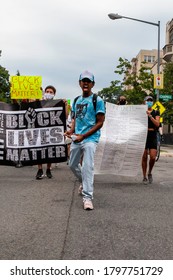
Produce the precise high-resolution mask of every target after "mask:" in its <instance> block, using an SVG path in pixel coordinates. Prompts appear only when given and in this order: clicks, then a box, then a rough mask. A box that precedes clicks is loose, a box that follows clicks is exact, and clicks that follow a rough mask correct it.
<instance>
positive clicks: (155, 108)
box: [152, 101, 166, 115]
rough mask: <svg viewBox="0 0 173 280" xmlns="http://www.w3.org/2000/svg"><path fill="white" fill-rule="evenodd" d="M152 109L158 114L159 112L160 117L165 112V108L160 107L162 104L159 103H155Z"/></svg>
mask: <svg viewBox="0 0 173 280" xmlns="http://www.w3.org/2000/svg"><path fill="white" fill-rule="evenodd" d="M152 108H153V109H154V110H157V111H159V112H160V115H162V114H163V113H164V112H165V110H166V108H165V107H164V106H163V105H162V103H161V102H159V101H157V102H155V103H154V105H153V106H152Z"/></svg>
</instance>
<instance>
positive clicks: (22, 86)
mask: <svg viewBox="0 0 173 280" xmlns="http://www.w3.org/2000/svg"><path fill="white" fill-rule="evenodd" d="M10 84H11V90H10V92H11V99H42V90H41V84H42V78H41V77H40V76H11V77H10Z"/></svg>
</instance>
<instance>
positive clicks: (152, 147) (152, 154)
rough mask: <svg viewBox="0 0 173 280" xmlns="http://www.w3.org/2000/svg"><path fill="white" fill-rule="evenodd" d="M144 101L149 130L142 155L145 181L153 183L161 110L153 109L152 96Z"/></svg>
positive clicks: (145, 182)
mask: <svg viewBox="0 0 173 280" xmlns="http://www.w3.org/2000/svg"><path fill="white" fill-rule="evenodd" d="M144 102H145V104H146V105H147V107H148V109H147V111H146V114H147V116H148V132H147V139H146V145H145V150H144V153H143V156H142V171H143V183H144V184H148V183H150V184H151V183H152V182H153V176H152V170H153V167H154V164H155V159H156V155H157V130H158V128H159V125H160V114H159V111H156V110H153V109H152V106H153V97H152V96H147V97H145V99H144ZM148 155H149V167H148V173H147V163H148ZM147 174H148V176H147ZM147 177H148V178H147Z"/></svg>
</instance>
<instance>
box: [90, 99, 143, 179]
mask: <svg viewBox="0 0 173 280" xmlns="http://www.w3.org/2000/svg"><path fill="white" fill-rule="evenodd" d="M146 110H147V106H146V105H124V106H118V105H115V104H112V103H106V117H105V122H104V125H103V127H102V129H101V138H100V142H99V144H98V147H97V151H96V154H95V174H114V175H120V176H136V175H137V174H138V171H139V169H140V168H141V159H142V155H143V152H144V148H145V142H146V136H147V126H148V118H147V114H146Z"/></svg>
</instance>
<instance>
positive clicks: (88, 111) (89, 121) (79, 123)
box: [72, 94, 105, 142]
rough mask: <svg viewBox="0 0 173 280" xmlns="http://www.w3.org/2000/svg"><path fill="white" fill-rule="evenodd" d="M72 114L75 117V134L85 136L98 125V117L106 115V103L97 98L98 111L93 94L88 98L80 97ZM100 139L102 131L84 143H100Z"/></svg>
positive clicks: (86, 139) (89, 137)
mask: <svg viewBox="0 0 173 280" xmlns="http://www.w3.org/2000/svg"><path fill="white" fill-rule="evenodd" d="M72 112H73V115H74V116H75V133H76V134H85V133H86V132H88V131H89V130H90V129H91V128H92V127H93V126H94V125H95V124H96V115H97V114H98V113H103V114H105V105H104V101H103V100H102V98H101V97H100V96H97V104H96V110H95V109H94V105H93V94H92V95H90V96H88V97H83V96H79V98H78V99H77V101H76V103H75V104H74V102H73V105H72ZM99 138H100V129H99V130H97V131H96V132H95V133H93V134H92V135H90V136H88V137H87V138H85V139H84V140H83V142H98V141H99Z"/></svg>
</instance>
